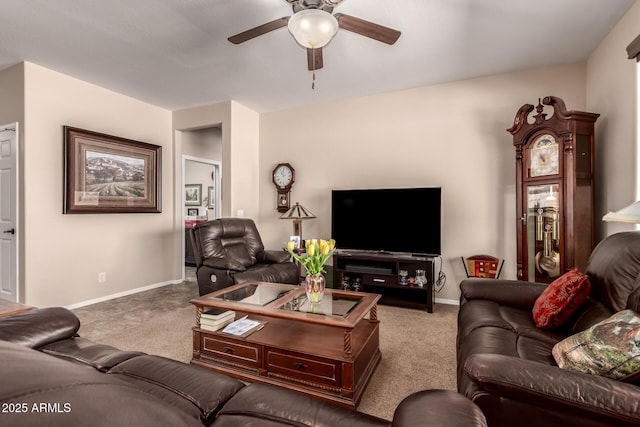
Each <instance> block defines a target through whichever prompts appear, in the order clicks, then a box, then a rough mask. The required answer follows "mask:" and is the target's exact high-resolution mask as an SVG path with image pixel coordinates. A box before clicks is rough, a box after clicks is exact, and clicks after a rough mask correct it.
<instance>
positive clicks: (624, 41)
mask: <svg viewBox="0 0 640 427" xmlns="http://www.w3.org/2000/svg"><path fill="white" fill-rule="evenodd" d="M638 33H640V3H636V4H635V5H634V6H633V7H632V8H631V9H630V10H629V12H627V14H626V15H625V16H624V17H623V18H622V19H621V20H620V22H619V23H618V25H616V27H615V28H614V29H613V30H612V31H611V32H610V33H609V35H608V36H607V37H606V38H605V39H604V40H603V41H602V43H600V46H598V48H597V49H596V51H595V52H594V53H593V54H592V55H591V57H590V58H589V61H588V62H587V108H589V111H593V112H596V113H600V114H601V117H600V118H599V119H598V121H597V122H596V155H597V157H596V159H597V162H598V163H597V166H598V168H597V170H596V183H597V187H596V194H597V197H596V207H597V211H596V218H597V219H600V218H602V216H603V215H604V214H606V213H607V212H608V211H616V210H618V209H620V208H623V207H625V206H627V205H629V204H631V203H632V202H634V201H636V200H637V199H638V194H639V193H638V191H640V188H639V187H638V183H637V182H636V177H637V156H638V148H637V147H638V141H637V136H636V125H637V100H636V98H637V95H636V92H637V88H636V81H637V77H636V68H637V65H636V62H635V61H633V60H630V59H627V55H626V50H625V49H626V47H627V45H628V44H629V43H631V41H632V40H633V39H634V38H636V36H637V35H638ZM634 228H635V226H634V225H630V224H622V223H605V222H601V221H596V232H597V236H599V237H600V238H602V237H604V236H608V235H610V234H613V233H615V232H618V231H624V230H633V229H634Z"/></svg>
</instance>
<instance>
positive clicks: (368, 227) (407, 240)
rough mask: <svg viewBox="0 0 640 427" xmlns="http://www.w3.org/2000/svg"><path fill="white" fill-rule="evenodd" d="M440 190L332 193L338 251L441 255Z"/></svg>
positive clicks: (359, 190)
mask: <svg viewBox="0 0 640 427" xmlns="http://www.w3.org/2000/svg"><path fill="white" fill-rule="evenodd" d="M441 193H442V190H441V188H440V187H426V188H378V189H357V190H332V191H331V237H332V238H333V239H335V240H336V246H337V247H338V249H353V250H369V251H379V252H408V253H412V254H425V255H440V253H441V248H440V245H441V242H440V228H441Z"/></svg>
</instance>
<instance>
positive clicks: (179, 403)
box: [108, 355, 244, 424]
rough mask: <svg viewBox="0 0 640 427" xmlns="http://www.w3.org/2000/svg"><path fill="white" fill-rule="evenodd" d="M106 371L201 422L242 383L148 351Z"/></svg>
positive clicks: (210, 415)
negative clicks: (149, 353) (153, 354)
mask: <svg viewBox="0 0 640 427" xmlns="http://www.w3.org/2000/svg"><path fill="white" fill-rule="evenodd" d="M108 374H109V375H110V376H112V375H113V376H117V377H120V378H122V379H123V380H125V381H127V382H130V383H133V384H135V387H136V388H138V389H141V390H144V391H145V392H147V393H149V394H150V395H153V396H155V397H157V398H159V399H161V400H162V401H164V402H165V403H167V404H169V405H172V406H174V407H177V408H179V409H180V410H181V411H182V412H185V413H189V414H191V415H192V416H194V417H197V418H200V419H201V420H202V421H203V422H204V423H205V424H209V423H211V422H212V421H213V418H214V417H215V415H216V413H217V411H218V410H219V409H220V408H221V407H222V405H223V404H224V403H225V402H226V401H227V400H228V399H229V398H230V397H231V396H233V395H234V394H235V393H236V392H237V391H238V390H240V389H242V388H243V387H244V384H243V383H241V382H240V381H238V380H235V379H233V378H230V377H228V376H225V375H222V374H217V373H215V372H210V371H207V370H204V369H200V368H198V367H196V366H192V365H187V364H185V363H181V362H178V361H175V360H171V359H166V358H164V357H160V356H152V355H144V356H139V357H135V358H132V359H129V360H127V361H125V362H123V363H120V364H119V365H117V366H115V367H114V368H113V369H111V370H109V371H108Z"/></svg>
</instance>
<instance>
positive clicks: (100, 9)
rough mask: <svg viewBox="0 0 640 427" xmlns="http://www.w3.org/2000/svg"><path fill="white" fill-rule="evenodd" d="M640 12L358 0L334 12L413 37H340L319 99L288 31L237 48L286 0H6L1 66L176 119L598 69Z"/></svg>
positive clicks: (468, 1)
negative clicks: (212, 109)
mask: <svg viewBox="0 0 640 427" xmlns="http://www.w3.org/2000/svg"><path fill="white" fill-rule="evenodd" d="M634 2H635V0H345V1H343V2H342V3H341V4H340V5H339V6H338V7H336V9H335V10H334V13H336V12H340V13H344V14H347V15H353V16H356V17H359V18H363V19H366V20H368V21H372V22H375V23H378V24H381V25H385V26H388V27H391V28H394V29H397V30H400V31H401V32H402V35H401V36H400V39H399V40H398V42H397V43H396V44H395V45H393V46H388V45H385V44H383V43H380V42H377V41H374V40H371V39H368V38H365V37H362V36H360V35H357V34H354V33H349V32H346V31H342V30H341V31H339V32H338V34H337V35H336V37H335V38H334V39H333V41H332V42H331V43H330V44H329V45H328V46H327V47H326V48H325V49H324V68H323V69H322V70H319V71H317V72H316V88H315V90H312V89H311V81H312V76H311V72H310V71H307V67H306V52H305V50H304V49H303V48H301V47H300V46H298V45H297V44H296V43H295V41H294V40H293V38H292V37H291V35H290V34H289V33H288V31H287V29H286V28H281V29H279V30H276V31H273V32H271V33H268V34H265V35H263V36H260V37H258V38H255V39H253V40H250V41H248V42H246V43H243V44H240V45H233V44H231V43H229V42H228V41H227V37H229V36H231V35H234V34H236V33H239V32H241V31H244V30H247V29H249V28H252V27H255V26H257V25H260V24H263V23H266V22H268V21H272V20H274V19H277V18H280V17H283V16H290V15H291V14H292V10H291V6H290V5H289V4H287V3H286V2H285V1H284V0H13V1H3V2H1V3H0V69H4V68H7V67H9V66H11V65H14V64H16V63H19V62H21V61H30V62H33V63H36V64H39V65H42V66H44V67H47V68H49V69H52V70H56V71H59V72H62V73H64V74H67V75H70V76H73V77H76V78H79V79H82V80H85V81H88V82H91V83H94V84H97V85H100V86H103V87H106V88H109V89H111V90H114V91H117V92H120V93H123V94H126V95H129V96H132V97H134V98H138V99H140V100H143V101H145V102H149V103H151V104H155V105H158V106H161V107H164V108H167V109H170V110H176V109H182V108H187V107H193V106H198V105H206V104H212V103H217V102H221V101H226V100H229V99H233V100H235V101H238V102H240V103H241V104H244V105H246V106H247V107H249V108H251V109H254V110H256V111H258V112H267V111H273V110H281V109H285V108H290V107H294V106H300V105H305V104H310V103H316V102H322V101H328V100H335V99H341V98H347V97H353V96H362V95H368V94H372V93H380V92H387V91H393V90H399V89H405V88H411V87H417V86H425V85H431V84H437V83H443V82H448V81H455V80H461V79H468V78H473V77H479V76H484V75H491V74H496V73H503V72H508V71H514V70H520V69H526V68H532V67H540V66H547V65H555V64H562V63H571V62H576V61H582V60H586V59H587V58H588V57H589V55H590V54H591V53H592V52H593V50H594V49H595V48H596V47H597V46H598V44H599V43H600V41H601V40H602V39H603V38H604V37H605V36H606V35H607V33H608V32H609V31H610V30H611V28H613V27H614V26H615V24H616V23H617V22H618V21H619V20H620V18H621V17H622V16H623V15H624V13H625V12H626V11H627V10H628V9H629V8H630V7H631V6H632V5H633V3H634ZM630 41H631V40H630ZM620 54H621V55H624V54H625V52H620Z"/></svg>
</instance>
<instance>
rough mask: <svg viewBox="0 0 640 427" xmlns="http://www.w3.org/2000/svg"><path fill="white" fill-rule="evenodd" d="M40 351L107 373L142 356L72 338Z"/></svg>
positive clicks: (138, 353)
mask: <svg viewBox="0 0 640 427" xmlns="http://www.w3.org/2000/svg"><path fill="white" fill-rule="evenodd" d="M39 350H40V351H42V352H44V353H47V354H50V355H52V356H56V357H59V358H63V359H67V360H69V361H72V362H76V363H79V364H83V365H89V366H92V367H94V368H95V369H97V370H99V371H102V372H106V371H108V370H109V369H111V368H113V367H114V366H116V365H117V364H119V363H122V362H124V361H125V360H128V359H131V358H132V357H138V356H142V355H144V354H145V353H142V352H139V351H122V350H118V349H117V348H115V347H111V346H110V345H106V344H97V343H94V342H93V341H90V340H88V339H86V338H80V337H76V338H71V339H67V340H61V341H56V342H54V343H51V344H48V345H46V346H44V347H41V348H40V349H39Z"/></svg>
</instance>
